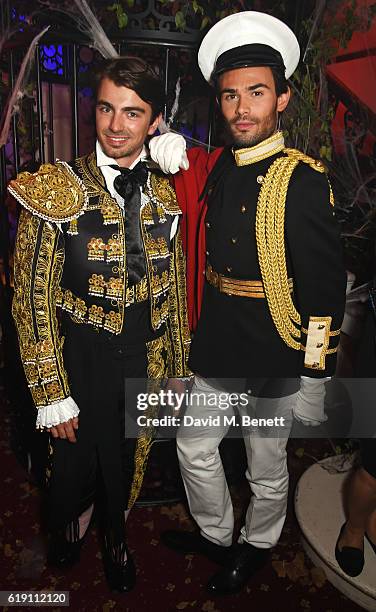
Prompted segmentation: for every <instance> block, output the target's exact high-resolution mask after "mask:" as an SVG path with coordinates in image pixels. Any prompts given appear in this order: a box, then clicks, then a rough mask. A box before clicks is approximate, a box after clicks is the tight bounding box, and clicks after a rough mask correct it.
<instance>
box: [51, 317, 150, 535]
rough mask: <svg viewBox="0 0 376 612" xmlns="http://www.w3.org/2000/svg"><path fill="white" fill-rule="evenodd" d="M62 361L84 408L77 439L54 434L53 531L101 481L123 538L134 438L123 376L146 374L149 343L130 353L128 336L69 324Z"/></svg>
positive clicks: (110, 518)
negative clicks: (126, 423)
mask: <svg viewBox="0 0 376 612" xmlns="http://www.w3.org/2000/svg"><path fill="white" fill-rule="evenodd" d="M65 333H66V336H65V343H64V365H65V368H66V371H67V374H68V381H69V385H70V391H71V396H72V397H73V399H74V400H75V402H76V404H77V405H78V407H79V409H80V414H79V428H78V430H77V432H76V438H77V442H76V443H71V442H69V441H68V440H62V439H59V438H58V439H52V453H51V478H50V483H49V484H50V488H49V502H50V503H49V517H50V528H51V530H52V531H59V530H61V529H65V527H66V526H67V525H68V524H70V523H71V522H72V521H76V520H77V517H78V516H79V514H81V513H82V512H83V511H84V510H85V509H87V508H88V507H89V505H90V504H91V503H92V502H93V499H94V495H95V491H96V486H97V484H98V482H100V483H101V484H102V486H103V503H104V508H105V515H106V521H107V526H108V529H109V531H110V532H111V533H112V537H113V538H114V541H119V542H120V541H122V540H123V539H124V528H125V524H124V510H126V509H127V507H128V498H129V493H130V488H131V485H132V480H133V474H134V467H135V465H134V462H135V447H136V442H137V440H136V439H134V438H133V439H127V438H126V432H125V430H124V421H125V410H126V409H134V404H133V402H134V400H135V398H130V399H129V400H128V398H126V403H128V404H130V405H129V406H128V407H126V406H125V392H124V387H125V379H126V378H132V379H133V378H138V377H140V378H143V379H145V378H146V376H147V374H146V372H147V348H146V343H142V344H140V345H139V347H138V348H137V347H135V346H133V347H132V351H131V354H128V353H127V349H126V348H125V345H124V339H122V338H121V337H120V338H117V337H110V336H109V335H108V334H103V332H97V331H96V330H95V329H93V328H92V327H91V326H88V325H79V324H74V323H70V324H69V325H68V326H67V329H66V332H65Z"/></svg>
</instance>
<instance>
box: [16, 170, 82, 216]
mask: <svg viewBox="0 0 376 612" xmlns="http://www.w3.org/2000/svg"><path fill="white" fill-rule="evenodd" d="M8 190H9V192H10V193H11V194H12V195H13V196H14V197H15V198H16V199H17V200H18V201H19V202H20V203H21V204H22V206H24V207H25V208H26V209H27V210H29V211H30V212H31V213H33V214H35V215H37V216H38V217H41V218H42V219H45V220H46V221H54V222H57V223H63V222H65V221H70V220H71V219H75V218H77V217H78V216H79V215H81V214H82V213H83V212H84V210H85V206H86V204H87V202H88V196H87V191H86V187H85V185H84V184H83V182H82V181H81V179H79V178H78V176H76V174H75V173H74V172H73V170H72V169H71V167H70V166H69V164H67V163H66V162H61V161H58V162H56V164H42V165H41V166H40V168H39V170H38V171H37V172H34V173H33V174H32V173H30V172H21V173H20V174H18V176H17V178H16V179H14V180H12V181H10V184H9V186H8Z"/></svg>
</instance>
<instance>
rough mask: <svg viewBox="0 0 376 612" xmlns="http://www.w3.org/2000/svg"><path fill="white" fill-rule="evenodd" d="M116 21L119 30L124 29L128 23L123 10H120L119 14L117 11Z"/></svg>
mask: <svg viewBox="0 0 376 612" xmlns="http://www.w3.org/2000/svg"><path fill="white" fill-rule="evenodd" d="M117 20H118V25H119V28H120V29H121V28H125V26H126V25H127V23H128V15H127V13H125V12H124V11H123V10H121V12H120V11H118V13H117Z"/></svg>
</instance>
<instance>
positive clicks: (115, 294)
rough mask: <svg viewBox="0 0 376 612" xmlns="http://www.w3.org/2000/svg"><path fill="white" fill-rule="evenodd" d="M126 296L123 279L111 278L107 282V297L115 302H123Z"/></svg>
mask: <svg viewBox="0 0 376 612" xmlns="http://www.w3.org/2000/svg"><path fill="white" fill-rule="evenodd" d="M123 294H124V287H123V282H122V278H114V277H111V278H110V279H109V280H108V281H107V292H106V297H107V298H111V299H114V300H121V299H122V298H123Z"/></svg>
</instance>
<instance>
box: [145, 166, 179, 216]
mask: <svg viewBox="0 0 376 612" xmlns="http://www.w3.org/2000/svg"><path fill="white" fill-rule="evenodd" d="M150 184H151V189H152V193H153V196H154V198H156V199H157V200H158V201H159V202H160V203H161V204H162V206H163V208H164V210H165V212H166V213H167V214H170V215H180V214H181V210H180V208H179V205H178V202H177V199H176V195H175V191H174V190H173V188H172V187H171V184H170V181H169V180H168V178H165V177H164V176H159V175H158V174H151V176H150Z"/></svg>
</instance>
